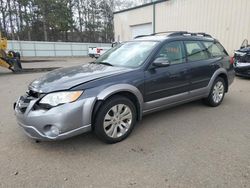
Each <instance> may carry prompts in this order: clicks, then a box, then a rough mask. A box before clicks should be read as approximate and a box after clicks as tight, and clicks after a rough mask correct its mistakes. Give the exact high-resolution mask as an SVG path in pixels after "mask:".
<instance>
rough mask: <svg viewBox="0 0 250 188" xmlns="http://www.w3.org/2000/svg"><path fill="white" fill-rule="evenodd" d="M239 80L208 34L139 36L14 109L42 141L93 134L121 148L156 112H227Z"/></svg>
mask: <svg viewBox="0 0 250 188" xmlns="http://www.w3.org/2000/svg"><path fill="white" fill-rule="evenodd" d="M234 75H235V73H234V69H233V61H232V60H231V59H230V57H229V55H228V53H227V52H226V50H225V49H224V48H223V46H222V45H221V44H220V43H219V41H218V40H216V39H214V38H213V37H211V36H210V35H208V34H205V33H189V32H165V33H155V34H152V35H147V36H146V35H144V36H138V37H136V38H135V39H134V40H132V41H128V42H124V43H121V44H118V45H117V46H116V47H114V48H112V49H111V50H109V51H108V52H106V53H105V54H103V55H102V56H101V57H99V58H98V59H97V60H96V61H95V62H91V63H88V64H83V65H81V66H75V67H70V68H62V69H58V70H55V71H52V72H49V73H48V74H46V75H45V76H43V77H41V78H38V79H36V80H34V81H33V82H32V83H31V84H30V85H29V87H28V91H27V93H26V94H25V95H23V96H21V97H20V98H19V99H18V100H17V102H16V103H15V105H14V109H15V115H16V118H17V122H18V124H19V125H20V126H21V127H22V128H23V129H24V131H25V132H26V133H27V135H28V136H30V137H32V138H34V139H36V140H61V139H66V138H69V137H72V136H75V135H79V134H82V133H85V132H89V131H93V132H94V133H95V134H96V135H97V136H98V137H99V138H100V139H102V140H103V141H105V142H107V143H116V142H119V141H121V140H123V139H125V138H126V137H127V136H128V135H129V134H130V133H131V132H132V130H133V128H134V126H135V125H136V122H137V121H139V120H140V119H141V118H142V116H143V115H145V114H148V113H150V112H154V111H157V110H161V109H165V108H169V107H172V106H176V105H179V104H182V103H186V102H190V101H194V100H198V99H203V101H204V102H205V103H206V104H208V105H209V106H212V107H216V106H218V105H220V104H221V103H222V101H223V98H224V95H225V93H226V92H228V90H229V86H230V84H231V83H232V82H233V80H234Z"/></svg>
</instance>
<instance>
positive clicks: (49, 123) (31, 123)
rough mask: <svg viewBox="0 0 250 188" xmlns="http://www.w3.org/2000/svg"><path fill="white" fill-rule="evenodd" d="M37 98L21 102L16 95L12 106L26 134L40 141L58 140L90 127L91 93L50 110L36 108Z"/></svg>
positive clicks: (92, 105) (77, 133)
mask: <svg viewBox="0 0 250 188" xmlns="http://www.w3.org/2000/svg"><path fill="white" fill-rule="evenodd" d="M37 101H38V99H31V100H30V101H29V102H28V103H27V104H26V106H25V105H24V104H23V100H22V99H21V98H19V99H18V101H17V103H16V105H15V107H14V109H15V115H16V119H17V122H18V124H19V125H20V126H21V127H22V128H23V130H24V131H25V133H26V134H27V135H28V136H29V137H31V138H33V139H36V140H44V141H50V140H62V139H66V138H69V137H73V136H76V135H79V134H82V133H85V132H89V131H91V117H92V110H93V107H94V103H95V101H96V99H95V98H94V97H92V98H85V99H79V100H77V101H75V102H73V103H68V104H64V105H60V106H57V107H54V108H51V109H50V110H45V109H37V108H36V107H35V105H36V103H37ZM26 102H27V101H26ZM22 106H25V108H24V109H23V108H22Z"/></svg>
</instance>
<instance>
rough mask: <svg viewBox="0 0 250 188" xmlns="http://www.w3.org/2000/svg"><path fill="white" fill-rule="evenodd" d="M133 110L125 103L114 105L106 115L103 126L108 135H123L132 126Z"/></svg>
mask: <svg viewBox="0 0 250 188" xmlns="http://www.w3.org/2000/svg"><path fill="white" fill-rule="evenodd" d="M132 119H133V115H132V111H131V109H130V108H129V107H128V106H127V105H125V104H117V105H115V106H113V107H112V108H111V109H110V110H109V111H108V112H107V114H106V115H105V117H104V121H103V128H104V131H105V133H106V135H107V136H109V137H111V138H119V137H121V136H123V135H124V134H125V133H126V132H127V131H128V130H129V128H130V127H131V124H132Z"/></svg>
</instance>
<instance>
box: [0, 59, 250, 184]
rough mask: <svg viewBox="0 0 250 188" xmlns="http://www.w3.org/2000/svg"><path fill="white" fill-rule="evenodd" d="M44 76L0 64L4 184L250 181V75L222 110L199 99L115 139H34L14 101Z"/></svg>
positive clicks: (153, 116) (0, 176) (77, 61)
mask: <svg viewBox="0 0 250 188" xmlns="http://www.w3.org/2000/svg"><path fill="white" fill-rule="evenodd" d="M88 60H89V59H83V58H82V59H80V58H76V59H67V60H63V59H61V60H56V61H50V62H37V63H25V64H24V67H26V68H27V67H48V66H59V67H65V66H71V65H76V64H80V63H83V62H86V61H88ZM42 74H45V73H35V74H16V75H15V74H12V73H8V71H7V70H3V69H0V86H1V91H0V102H1V103H0V117H1V118H0V187H4V188H5V187H32V188H33V187H102V188H103V187H105V188H106V187H107V188H109V187H143V188H144V187H150V188H151V187H199V188H200V187H232V188H236V187H237V188H238V187H250V80H247V79H241V78H237V79H236V80H235V82H234V83H233V85H232V87H231V88H230V92H229V93H228V94H227V95H226V97H225V100H224V102H223V104H222V105H221V106H220V107H218V108H210V107H206V106H204V105H203V104H202V103H201V102H200V101H197V102H193V103H189V104H186V105H182V106H179V107H175V108H172V109H169V110H165V111H161V112H158V113H155V114H151V115H149V116H146V117H144V119H143V121H141V122H140V123H139V124H138V126H137V127H136V128H135V130H134V131H133V133H132V135H131V136H130V137H129V138H128V139H127V140H125V141H123V142H121V143H118V144H115V145H107V144H104V143H102V142H100V141H99V140H97V138H96V137H95V136H94V135H93V134H88V135H80V136H77V137H75V138H72V139H68V140H65V141H61V142H41V143H36V142H35V141H34V140H32V139H29V138H28V137H26V135H25V134H24V133H23V132H22V130H21V129H20V128H19V127H18V126H17V124H16V121H15V117H14V114H13V107H12V105H13V102H14V101H15V100H16V99H17V97H18V96H19V95H21V94H23V93H24V92H25V91H26V89H27V85H28V84H29V82H30V81H32V80H33V79H35V78H36V77H38V76H41V75H42Z"/></svg>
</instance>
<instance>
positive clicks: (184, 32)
mask: <svg viewBox="0 0 250 188" xmlns="http://www.w3.org/2000/svg"><path fill="white" fill-rule="evenodd" d="M164 33H166V34H168V33H169V34H168V35H167V36H171V37H174V36H181V35H190V36H203V37H209V38H213V37H212V36H211V35H209V34H207V33H202V32H198V33H191V32H188V31H162V32H157V33H152V34H149V35H138V36H136V37H135V38H134V39H137V38H141V37H148V36H155V35H158V34H164Z"/></svg>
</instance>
